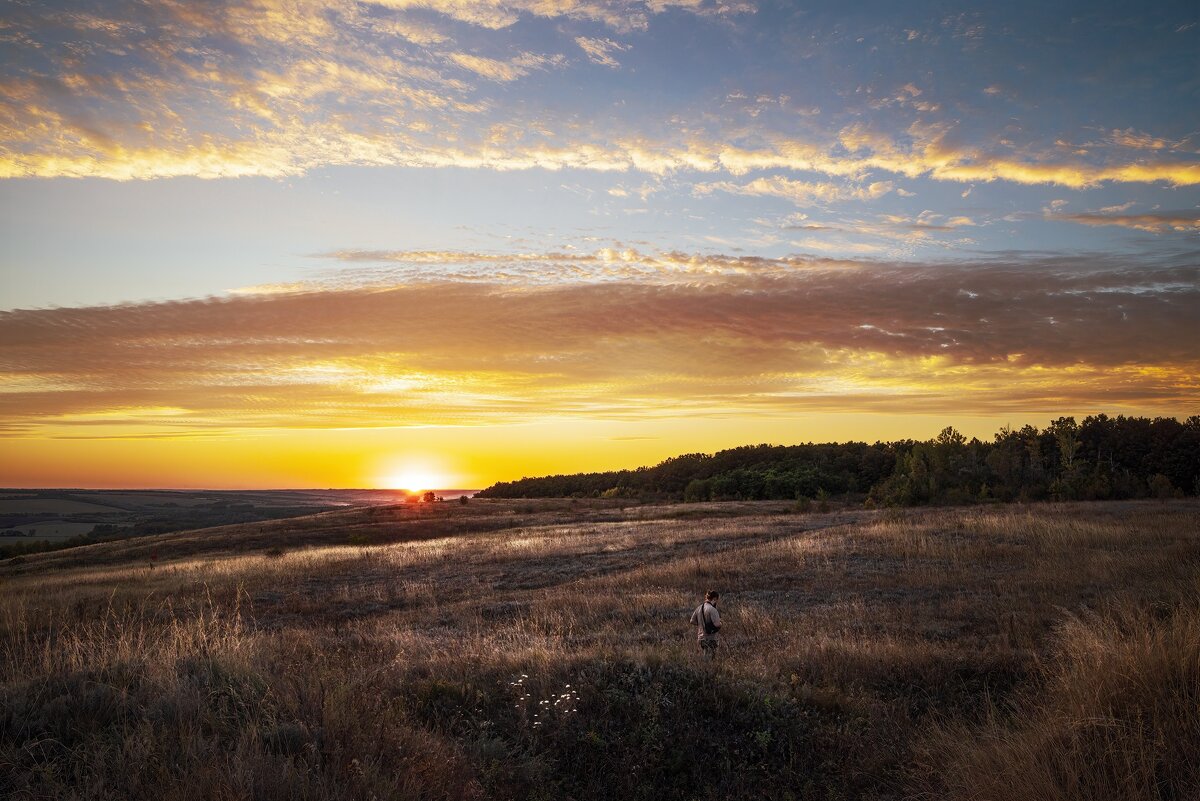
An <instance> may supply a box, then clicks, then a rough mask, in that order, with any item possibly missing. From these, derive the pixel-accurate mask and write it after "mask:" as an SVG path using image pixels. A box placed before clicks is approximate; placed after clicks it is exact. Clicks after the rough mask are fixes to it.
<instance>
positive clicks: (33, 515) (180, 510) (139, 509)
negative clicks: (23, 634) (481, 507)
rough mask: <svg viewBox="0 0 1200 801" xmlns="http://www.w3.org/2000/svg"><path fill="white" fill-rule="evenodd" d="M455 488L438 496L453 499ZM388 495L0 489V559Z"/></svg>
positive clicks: (381, 500)
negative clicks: (22, 490) (56, 548)
mask: <svg viewBox="0 0 1200 801" xmlns="http://www.w3.org/2000/svg"><path fill="white" fill-rule="evenodd" d="M461 492H462V490H446V491H443V492H442V494H443V495H444V496H445V497H447V498H454V497H457V495H458V494H460V493H461ZM403 497H404V493H397V492H394V491H390V490H252V491H246V490H143V491H136V492H128V491H124V490H63V489H56V490H29V491H25V492H19V491H16V490H0V559H5V558H7V557H10V556H18V555H22V554H27V553H36V552H39V551H43V550H51V549H53V548H55V547H63V546H74V545H81V544H82V545H88V544H92V543H93V542H98V541H103V540H113V539H125V538H130V537H141V536H146V535H148V534H162V533H166V532H170V531H184V530H187V529H196V528H201V527H213V526H220V525H225V524H230V523H252V522H256V521H260V520H270V519H278V518H285V517H295V516H298V515H308V514H313V513H314V512H319V511H323V510H328V509H337V508H342V507H348V506H360V507H361V506H376V505H380V504H394V503H398V502H400V501H401V500H403Z"/></svg>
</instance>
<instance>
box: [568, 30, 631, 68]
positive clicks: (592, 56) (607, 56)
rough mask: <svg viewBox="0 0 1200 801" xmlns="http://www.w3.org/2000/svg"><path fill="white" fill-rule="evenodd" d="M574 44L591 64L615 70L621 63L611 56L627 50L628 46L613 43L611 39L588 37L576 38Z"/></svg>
mask: <svg viewBox="0 0 1200 801" xmlns="http://www.w3.org/2000/svg"><path fill="white" fill-rule="evenodd" d="M575 44H577V45H579V48H580V49H581V50H583V52H584V53H586V54H587V57H588V60H589V61H591V62H592V63H593V64H600V65H601V66H605V67H611V68H612V69H616V68H617V67H619V66H621V63H620V62H619V61H617V59H616V58H615V57H614V56H613V54H614V53H620V52H621V51H624V50H628V49H629V45H623V44H621V43H620V42H614V41H613V40H612V39H595V38H591V37H588V36H576V37H575Z"/></svg>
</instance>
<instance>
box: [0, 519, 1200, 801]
mask: <svg viewBox="0 0 1200 801" xmlns="http://www.w3.org/2000/svg"><path fill="white" fill-rule="evenodd" d="M1198 532H1200V503H1197V502H1195V501H1171V502H1120V503H1091V504H1084V505H1071V504H1065V505H1037V506H1004V507H990V508H974V509H949V510H923V511H886V512H880V511H865V510H861V509H860V510H856V511H849V510H844V509H838V508H834V509H833V510H832V511H830V512H828V513H824V514H820V513H812V514H798V513H795V511H794V504H792V503H779V504H771V503H734V504H686V505H632V506H628V505H624V504H622V503H621V502H591V501H577V502H574V503H572V502H570V501H556V502H533V503H524V502H523V503H511V502H504V501H486V502H485V501H471V502H470V503H469V504H465V505H459V504H436V505H435V504H430V505H424V506H422V507H420V508H419V510H414V509H413V508H412V507H391V508H382V509H357V510H344V511H337V512H329V513H324V514H321V515H315V516H311V517H308V518H299V519H293V520H289V521H276V522H271V523H266V524H251V525H243V526H231V527H224V528H217V529H208V530H203V531H195V532H185V533H179V534H169V535H161V536H157V537H152V538H147V539H143V540H138V541H127V542H116V543H105V544H100V545H95V546H88V547H84V548H78V549H73V550H71V551H66V552H61V553H53V554H42V555H36V556H28V557H24V558H23V559H22V560H17V561H16V562H14V561H13V560H10V561H8V562H5V563H2V564H0V585H2V586H3V593H2V594H0V676H2V677H3V679H0V765H4V766H5V769H4V770H2V771H0V795H4V796H5V797H13V798H35V797H63V798H68V797H77V798H90V799H155V801H172V800H173V799H185V798H197V797H205V798H256V799H275V798H277V799H297V798H299V799H358V798H372V797H374V798H379V799H409V798H453V799H467V798H496V799H524V798H574V799H602V798H623V799H624V798H631V799H651V798H652V799H693V798H703V799H718V798H750V797H755V798H779V799H783V798H802V799H835V798H837V799H859V798H861V799H885V798H887V799H898V798H909V797H914V798H915V797H917V796H918V795H920V794H923V793H927V794H932V795H933V796H934V797H944V798H962V799H966V798H977V797H980V793H983V795H984V796H985V797H988V798H993V799H997V800H998V801H1006V800H1007V799H1014V801H1015V799H1026V798H1031V797H1037V798H1041V799H1085V798H1086V799H1094V798H1112V799H1134V798H1139V799H1140V798H1186V797H1193V796H1194V795H1195V791H1196V790H1197V788H1200V771H1198V770H1197V768H1196V763H1195V760H1194V759H1191V758H1190V757H1191V756H1194V754H1195V753H1197V751H1198V750H1200V721H1198V720H1197V718H1196V716H1195V714H1194V711H1195V706H1196V702H1197V697H1196V695H1195V693H1196V688H1197V687H1200V597H1198V593H1200V533H1198ZM707 587H715V588H718V589H720V590H722V592H723V595H722V602H721V608H722V615H723V618H724V621H725V629H724V631H723V644H722V646H721V653H720V659H719V661H718V662H717V663H716V664H715V665H709V664H706V663H704V662H702V661H700V660H699V659H698V658H697V657H696V655H695V653H694V647H695V646H694V632H693V631H692V630H691V629H690V627H689V626H688V624H687V623H686V620H687V617H688V614H689V613H690V611H691V609H692V608H693V607H694V606H695V605H696V603H697V602H698V597H699V594H700V593H701V592H702V591H703V590H704V589H705V588H707ZM697 752H699V753H702V754H705V755H707V756H706V758H705V759H704V760H703V761H700V760H697V759H696V756H695V755H696V753H697ZM1066 777H1070V781H1069V782H1068V781H1066ZM922 797H929V796H928V795H924V796H922Z"/></svg>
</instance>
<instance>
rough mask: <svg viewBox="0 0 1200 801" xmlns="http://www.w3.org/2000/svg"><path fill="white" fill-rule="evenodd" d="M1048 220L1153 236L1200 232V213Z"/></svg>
mask: <svg viewBox="0 0 1200 801" xmlns="http://www.w3.org/2000/svg"><path fill="white" fill-rule="evenodd" d="M1128 205H1129V204H1126V205H1124V206H1113V207H1110V209H1104V210H1103V211H1104V212H1109V211H1110V210H1113V211H1115V210H1118V209H1120V210H1123V209H1125V208H1128ZM1046 219H1048V220H1059V221H1062V222H1072V223H1077V224H1079V225H1093V226H1095V225H1115V226H1119V227H1121V228H1133V229H1135V230H1138V231H1147V232H1149V233H1152V234H1165V233H1172V232H1174V233H1197V232H1200V211H1176V212H1154V213H1148V214H1114V213H1099V214H1095V213H1086V214H1048V215H1046Z"/></svg>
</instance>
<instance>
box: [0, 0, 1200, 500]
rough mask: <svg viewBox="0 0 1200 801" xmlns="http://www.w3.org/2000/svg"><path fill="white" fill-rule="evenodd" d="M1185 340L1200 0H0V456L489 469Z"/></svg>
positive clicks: (957, 407)
mask: <svg viewBox="0 0 1200 801" xmlns="http://www.w3.org/2000/svg"><path fill="white" fill-rule="evenodd" d="M1197 376H1200V8H1198V7H1197V6H1196V5H1195V3H1153V2H1150V3H1141V4H1136V5H1130V4H1128V3H1101V2H1088V3H1045V2H1040V3H1026V2H1012V3H980V4H975V5H964V4H961V3H950V2H906V3H895V2H878V3H876V2H862V3H845V2H839V3H832V2H830V3H785V2H766V1H765V0H764V1H763V2H753V1H752V0H377V1H375V2H358V1H357V0H330V1H329V2H310V0H202V1H196V0H74V1H73V2H70V3H59V2H40V0H38V1H35V0H5V2H3V4H0V486H10V487H21V486H88V487H237V488H241V487H372V486H393V485H397V484H398V483H400V482H402V481H403V482H405V483H414V482H420V483H424V484H427V485H428V486H427V487H423V488H429V486H432V487H436V488H450V487H483V486H486V485H488V484H490V483H492V482H494V481H497V480H508V479H513V478H519V477H521V476H524V475H541V474H547V473H559V472H576V471H593V470H602V469H614V468H622V467H634V466H638V465H642V464H653V463H656V462H657V461H660V460H661V459H663V458H666V457H669V456H673V455H678V454H680V453H690V452H712V451H714V450H718V449H721V448H726V447H734V446H737V445H743V444H753V443H761V442H770V443H778V444H791V443H796V442H806V441H817V442H822V441H847V440H857V441H867V442H872V441H876V440H889V439H896V438H907V437H912V438H918V439H926V438H929V437H932V436H933V435H935V434H936V433H937V432H938V431H939V430H940V429H941V428H942V427H944V426H946V425H954V426H955V427H957V428H958V429H959V430H960V431H963V432H964V433H966V434H967V435H968V436H979V437H981V438H985V439H986V438H989V437H990V436H991V435H992V434H993V433H994V432H995V431H996V430H998V429H999V428H1000V427H1001V426H1004V425H1012V426H1015V427H1019V426H1021V425H1024V424H1026V423H1032V424H1034V425H1039V426H1044V425H1046V424H1047V423H1048V422H1049V421H1050V420H1051V419H1054V418H1056V417H1058V416H1061V415H1074V416H1076V417H1078V418H1082V417H1083V416H1085V415H1088V414H1096V413H1100V412H1104V413H1108V414H1110V415H1115V414H1137V415H1148V416H1160V415H1161V416H1178V417H1184V416H1188V415H1191V414H1197V413H1200V379H1198V378H1197ZM409 488H410V489H417V488H418V487H409Z"/></svg>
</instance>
